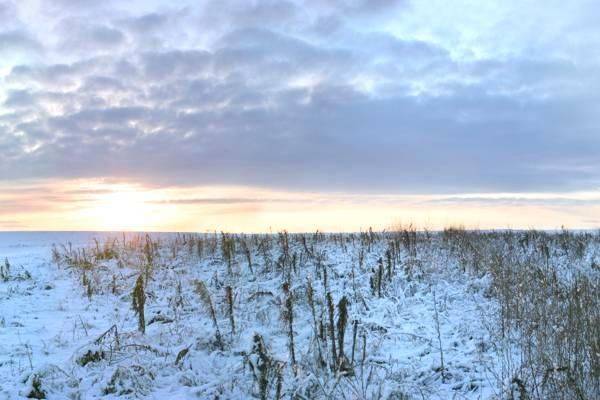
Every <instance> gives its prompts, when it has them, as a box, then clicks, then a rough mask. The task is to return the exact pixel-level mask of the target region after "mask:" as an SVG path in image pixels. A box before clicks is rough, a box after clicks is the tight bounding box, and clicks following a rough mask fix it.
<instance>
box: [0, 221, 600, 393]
mask: <svg viewBox="0 0 600 400" xmlns="http://www.w3.org/2000/svg"><path fill="white" fill-rule="evenodd" d="M0 257H1V258H0V264H1V268H0V398H2V399H19V398H38V399H39V398H47V399H89V398H103V399H110V398H150V399H188V398H189V399H249V398H256V399H390V400H392V399H396V400H400V399H402V400H408V399H597V398H600V295H599V283H600V232H570V231H566V230H563V231H559V232H550V233H549V232H541V231H493V232H485V231H468V230H465V229H462V228H449V229H446V230H444V231H441V232H428V231H417V230H416V229H414V228H413V227H411V226H408V227H402V228H398V229H397V230H394V231H389V232H374V231H371V230H369V231H366V232H362V233H355V234H326V233H321V232H316V233H310V234H288V233H287V232H281V233H278V234H269V235H234V234H227V233H217V232H215V233H210V234H133V233H129V234H108V233H97V234H94V233H4V234H0Z"/></svg>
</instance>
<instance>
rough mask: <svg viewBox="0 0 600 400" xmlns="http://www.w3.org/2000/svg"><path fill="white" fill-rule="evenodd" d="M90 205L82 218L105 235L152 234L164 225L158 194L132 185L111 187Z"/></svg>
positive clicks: (103, 190) (101, 191)
mask: <svg viewBox="0 0 600 400" xmlns="http://www.w3.org/2000/svg"><path fill="white" fill-rule="evenodd" d="M98 192H99V193H98V194H97V195H96V196H94V199H93V200H91V199H90V201H89V203H88V204H89V207H88V208H87V211H86V212H85V214H84V215H83V216H82V217H83V218H85V219H87V220H88V221H89V222H90V225H91V226H94V227H96V228H97V229H98V230H103V231H148V230H152V229H154V228H155V227H157V226H160V225H161V224H162V223H164V222H165V221H164V218H165V215H164V213H162V212H161V210H160V207H159V204H158V201H157V198H156V194H155V193H153V192H152V191H151V190H147V189H144V188H139V187H136V186H129V185H111V186H110V187H109V188H106V187H103V188H102V190H100V191H98Z"/></svg>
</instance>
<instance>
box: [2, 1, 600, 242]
mask: <svg viewBox="0 0 600 400" xmlns="http://www.w3.org/2000/svg"><path fill="white" fill-rule="evenodd" d="M598 20H600V7H599V6H598V4H597V1H596V0H573V1H569V2H565V1H557V0H544V1H541V0H520V1H516V0H503V1H478V0H454V1H452V2H448V1H444V0H428V1H416V0H401V1H392V0H348V1H341V0H306V1H299V0H277V1H275V0H264V1H258V0H255V1H253V0H238V1H232V0H214V1H208V0H207V1H198V0H195V1H177V2H173V1H158V0H146V1H140V0H133V1H127V2H123V1H116V0H103V1H101V2H99V1H94V0H79V1H76V0H53V1H42V0H22V1H6V0H0V230H166V231H173V230H183V231H206V230H215V229H216V230H227V231H243V232H264V231H275V230H281V229H288V230H291V231H314V230H316V229H321V230H329V231H332V230H336V231H337V230H339V231H358V230H360V229H368V227H370V226H373V227H375V228H378V229H384V228H390V227H394V226H398V225H400V224H408V223H413V224H415V225H418V226H420V227H427V228H432V229H439V228H441V227H444V226H447V225H452V224H463V225H465V226H467V227H472V228H485V229H488V228H543V229H556V228H560V227H561V226H565V227H568V228H585V229H593V228H600V132H599V129H600V51H598V50H600V24H598V23H597V21H598Z"/></svg>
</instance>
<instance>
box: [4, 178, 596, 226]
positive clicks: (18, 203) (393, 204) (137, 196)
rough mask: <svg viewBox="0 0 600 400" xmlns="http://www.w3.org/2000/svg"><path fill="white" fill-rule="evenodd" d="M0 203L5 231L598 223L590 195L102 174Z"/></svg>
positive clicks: (18, 191)
mask: <svg viewBox="0 0 600 400" xmlns="http://www.w3.org/2000/svg"><path fill="white" fill-rule="evenodd" d="M0 202H1V204H2V205H3V208H2V210H0V229H1V230H61V229H63V230H105V231H201V232H203V231H213V230H227V231H235V232H268V231H270V230H271V231H279V230H283V229H287V230H289V231H312V230H315V229H321V230H326V231H358V230H361V229H362V230H364V229H368V228H369V227H373V228H377V229H390V228H393V227H394V226H399V225H401V224H405V225H407V224H410V223H412V224H414V225H416V226H419V227H421V228H428V229H442V228H444V227H446V226H450V225H465V226H467V227H471V228H482V229H488V228H518V229H527V228H532V227H542V228H545V229H559V228H561V226H563V225H564V226H565V227H569V228H581V229H594V228H596V227H597V226H598V222H599V221H598V219H597V215H600V193H595V192H574V193H525V194H524V193H497V194H491V193H482V194H477V193H473V194H459V195H389V194H355V193H354V194H352V193H316V192H284V191H276V190H268V189H261V188H252V187H239V186H212V187H208V186H204V187H170V188H169V187H167V188H162V187H146V186H143V185H135V184H126V183H111V182H110V181H102V180H91V181H82V180H77V181H60V182H58V181H56V182H42V183H29V184H27V185H23V186H12V187H10V188H8V187H6V186H5V187H4V190H3V193H2V196H1V197H0Z"/></svg>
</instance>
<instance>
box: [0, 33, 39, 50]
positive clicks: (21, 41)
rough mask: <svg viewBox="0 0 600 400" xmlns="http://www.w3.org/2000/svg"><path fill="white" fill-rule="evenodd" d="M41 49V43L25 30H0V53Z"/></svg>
mask: <svg viewBox="0 0 600 400" xmlns="http://www.w3.org/2000/svg"><path fill="white" fill-rule="evenodd" d="M41 50H42V45H41V44H40V43H39V42H38V41H37V40H36V39H34V38H33V37H32V36H31V35H29V34H28V33H27V32H23V31H19V30H12V31H5V32H0V54H3V53H11V52H26V53H28V52H34V53H37V52H39V51H41Z"/></svg>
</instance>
